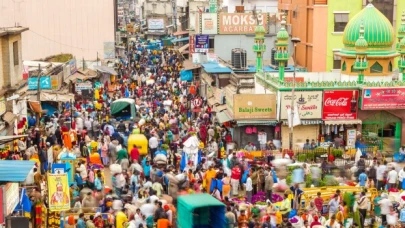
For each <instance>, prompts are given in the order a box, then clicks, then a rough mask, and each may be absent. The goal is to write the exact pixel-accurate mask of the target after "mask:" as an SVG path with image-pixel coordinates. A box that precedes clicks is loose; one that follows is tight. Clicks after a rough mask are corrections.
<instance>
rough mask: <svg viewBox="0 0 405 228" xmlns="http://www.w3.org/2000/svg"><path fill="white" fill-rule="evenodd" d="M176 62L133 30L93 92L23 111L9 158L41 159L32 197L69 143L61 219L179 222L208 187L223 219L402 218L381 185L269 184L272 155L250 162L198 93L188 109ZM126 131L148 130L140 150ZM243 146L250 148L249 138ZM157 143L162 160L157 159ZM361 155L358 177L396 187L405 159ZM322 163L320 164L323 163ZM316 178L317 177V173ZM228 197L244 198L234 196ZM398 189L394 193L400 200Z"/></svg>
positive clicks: (330, 221) (161, 227)
mask: <svg viewBox="0 0 405 228" xmlns="http://www.w3.org/2000/svg"><path fill="white" fill-rule="evenodd" d="M146 44H147V43H146ZM182 62H183V59H182V57H180V56H179V55H177V53H176V52H175V51H173V50H169V49H167V48H163V49H162V50H154V49H148V48H145V44H144V43H142V42H141V41H140V38H139V37H137V39H136V40H133V41H130V43H129V44H128V50H127V51H126V56H121V57H120V58H119V62H118V63H116V69H117V72H118V75H117V76H116V78H115V79H114V80H112V81H110V82H106V83H105V84H104V85H101V86H100V87H97V88H95V90H94V100H93V101H88V100H81V101H79V100H78V101H75V102H74V103H73V104H65V105H64V107H63V108H64V111H63V112H61V113H54V114H53V115H51V116H45V117H43V118H41V119H37V118H36V117H35V116H34V115H30V116H29V117H28V119H27V122H28V123H27V124H28V127H29V134H28V140H26V143H27V144H26V149H24V150H21V151H24V153H21V152H20V151H18V150H17V151H15V152H14V153H11V154H10V155H9V157H8V159H13V160H20V159H25V160H30V159H37V160H38V164H39V165H38V166H37V167H36V168H34V169H33V171H32V172H31V173H30V174H29V176H28V177H27V180H26V184H27V185H34V186H35V188H34V191H33V193H32V194H31V199H32V200H33V201H38V200H41V201H44V202H45V204H47V203H48V202H47V201H48V199H47V184H46V178H45V177H46V173H47V172H48V171H49V170H50V166H51V164H53V163H56V162H57V161H58V160H59V159H60V156H61V154H63V153H65V152H67V151H69V152H71V153H74V154H75V155H77V157H78V158H82V159H81V160H80V161H79V162H78V163H77V164H76V166H75V167H74V169H75V177H74V180H75V183H74V184H71V185H70V199H71V207H72V211H73V212H75V213H78V214H79V216H78V218H75V217H74V216H73V215H72V216H69V218H67V219H66V221H65V222H66V224H65V227H78V228H84V227H87V228H91V227H98V228H101V227H116V228H121V227H129V228H139V227H157V228H165V227H177V226H176V219H177V213H176V211H177V209H176V202H177V197H178V195H183V194H193V193H208V194H210V195H212V196H213V197H215V198H216V199H218V200H219V201H222V202H223V203H224V204H225V206H226V207H225V208H226V209H225V212H224V213H225V218H226V227H263V228H265V227H272V228H274V227H305V228H307V227H310V228H317V227H330V228H339V227H348V226H350V227H365V226H364V224H365V223H366V220H368V219H371V220H372V222H369V224H374V222H375V221H378V220H379V219H378V218H381V220H382V221H381V224H383V225H389V226H391V227H394V226H395V225H397V224H398V223H399V222H398V221H399V220H398V219H399V216H400V214H399V211H398V208H397V207H396V205H395V204H393V201H392V200H391V199H389V197H388V194H386V193H383V194H381V193H380V194H379V195H378V196H377V197H375V198H374V199H373V201H371V199H370V197H369V194H368V192H367V190H366V189H364V191H361V192H358V194H356V193H351V194H348V195H347V196H346V195H345V196H346V198H347V199H345V197H344V196H343V193H340V191H337V192H336V194H334V195H333V196H332V197H331V199H330V200H328V201H327V202H328V203H327V204H326V205H325V204H324V200H325V197H324V196H323V195H322V193H321V192H319V193H318V195H317V197H315V198H314V199H312V200H311V202H310V203H309V204H308V206H305V207H304V206H302V204H301V200H302V198H303V194H304V193H305V192H304V190H302V189H301V188H300V186H299V185H298V184H293V185H291V186H288V188H287V189H281V188H280V186H281V185H280V184H279V185H278V187H277V188H276V184H278V183H277V182H278V181H279V180H278V178H277V172H278V171H277V169H276V168H275V167H274V166H275V165H273V166H272V165H271V164H272V163H271V162H272V160H273V159H274V157H273V156H272V155H271V154H270V155H269V158H268V159H267V160H266V162H265V163H263V164H254V163H251V162H249V161H248V159H246V158H245V157H244V156H243V155H240V154H239V153H237V152H236V151H233V150H232V149H229V148H227V144H228V143H231V142H232V141H233V140H232V134H231V132H230V131H229V130H228V129H227V128H226V127H225V126H223V125H220V124H218V123H217V122H216V121H215V116H213V113H212V107H210V106H209V105H208V104H207V100H206V99H205V98H204V97H201V99H202V101H203V103H202V107H201V112H198V113H195V112H192V108H193V107H192V105H191V104H190V101H191V100H192V99H194V98H197V97H199V95H198V86H197V85H196V84H194V83H193V82H186V81H181V80H180V70H181V69H182ZM120 98H131V99H134V101H135V102H136V111H137V116H139V117H140V120H139V121H138V120H135V119H134V118H129V119H128V120H120V121H116V120H115V119H114V118H113V117H112V116H111V115H110V114H109V111H110V105H111V103H112V102H114V101H115V100H117V99H120ZM65 112H74V113H75V114H74V115H65ZM71 116H74V117H73V118H72V119H71ZM66 122H69V123H70V128H69V127H67V126H66ZM133 133H140V134H143V135H145V136H146V138H147V140H148V153H147V154H146V155H142V154H141V152H140V151H139V148H138V146H137V145H129V142H128V138H129V136H130V135H131V134H133ZM190 137H197V138H198V140H199V142H200V145H199V152H198V155H197V156H198V159H195V158H194V157H193V156H190V157H189V156H186V158H184V156H185V154H184V153H183V154H182V152H181V151H182V148H183V143H184V142H186V141H187V140H188V139H189V138H190ZM266 141H267V140H266ZM20 146H21V145H20ZM130 146H131V147H132V149H131V150H130V151H128V148H129V147H130ZM21 147H22V146H21ZM304 147H305V148H306V149H310V148H315V142H311V143H310V142H309V140H307V142H306V144H305V146H304ZM259 148H261V149H263V150H266V149H269V150H274V149H276V148H275V146H274V145H273V143H272V142H271V140H270V141H268V143H266V142H263V143H260V145H259ZM245 150H247V151H255V150H257V148H256V146H255V144H254V143H253V142H250V143H249V144H248V145H247V146H246V147H245ZM162 151H164V155H165V158H166V159H163V160H164V163H161V162H159V161H160V160H159V159H160V156H158V154H159V153H162ZM182 156H183V157H182ZM286 157H287V155H286ZM363 163H364V159H363V158H362V159H360V161H359V162H358V163H357V164H356V167H357V168H358V169H357V170H356V171H355V173H356V175H357V176H356V177H358V182H359V186H361V187H368V188H372V187H374V186H375V187H376V188H377V189H379V190H381V189H385V186H386V185H387V190H388V189H394V188H397V187H399V188H403V187H402V183H403V178H404V177H405V168H404V169H401V170H400V171H399V173H397V171H396V170H395V169H396V168H395V167H391V168H389V170H388V168H387V165H386V164H381V162H380V161H376V160H375V161H374V162H373V163H372V164H371V165H370V166H369V167H366V165H365V164H363ZM283 168H284V167H283ZM320 168H321V172H323V174H324V173H325V172H324V170H326V169H327V168H326V166H325V167H324V166H323V165H320ZM279 170H282V169H279ZM106 172H108V173H106ZM310 172H311V171H310V169H309V165H308V169H307V168H306V166H304V171H303V172H302V174H300V175H303V177H302V178H301V179H303V178H304V177H305V176H306V175H309V174H310ZM280 175H281V174H280ZM110 176H111V177H110ZM107 177H108V178H107ZM313 178H314V184H315V186H317V181H316V180H315V174H313ZM398 182H399V185H397V183H398ZM284 190H286V191H284ZM276 192H277V193H278V194H281V198H282V200H278V201H277V202H275V201H274V199H273V195H274V194H275V193H276ZM261 193H263V194H264V201H265V202H266V203H265V205H263V207H261V208H259V207H258V206H257V205H255V204H254V202H253V201H254V199H253V198H254V197H255V196H257V195H258V194H261ZM234 198H245V200H244V202H243V203H237V201H234V200H233V199H234ZM404 199H405V195H403V194H401V195H400V200H401V201H400V202H401V205H402V206H403V205H404V202H405V201H404ZM394 202H395V201H394ZM276 203H278V204H276ZM325 206H326V209H325ZM354 207H355V208H354ZM357 209H358V210H357ZM96 211H97V212H96ZM86 213H92V215H90V216H88V215H87V214H86ZM394 215H395V216H396V217H395V218H392V217H393V216H394ZM356 217H358V219H357V218H356ZM297 219H298V220H299V222H300V223H297V221H298V220H297ZM350 220H351V221H350ZM392 221H394V223H393V222H392ZM214 222H215V221H214ZM34 223H35V222H34ZM297 224H299V225H297Z"/></svg>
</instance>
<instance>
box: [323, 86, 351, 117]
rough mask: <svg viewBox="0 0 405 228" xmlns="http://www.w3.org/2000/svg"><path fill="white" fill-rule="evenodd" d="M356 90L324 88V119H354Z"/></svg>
mask: <svg viewBox="0 0 405 228" xmlns="http://www.w3.org/2000/svg"><path fill="white" fill-rule="evenodd" d="M358 96H359V92H358V91H357V90H325V91H324V93H323V111H322V119H324V120H354V119H357V104H358Z"/></svg>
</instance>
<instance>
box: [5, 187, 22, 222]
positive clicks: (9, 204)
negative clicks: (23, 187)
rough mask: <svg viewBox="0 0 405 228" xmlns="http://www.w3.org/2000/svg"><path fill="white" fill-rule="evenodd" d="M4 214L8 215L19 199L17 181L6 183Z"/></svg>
mask: <svg viewBox="0 0 405 228" xmlns="http://www.w3.org/2000/svg"><path fill="white" fill-rule="evenodd" d="M5 189H6V214H5V216H8V215H10V214H11V213H12V212H13V211H14V209H15V208H16V207H17V205H18V202H19V201H20V191H19V189H18V183H7V184H6V188H5Z"/></svg>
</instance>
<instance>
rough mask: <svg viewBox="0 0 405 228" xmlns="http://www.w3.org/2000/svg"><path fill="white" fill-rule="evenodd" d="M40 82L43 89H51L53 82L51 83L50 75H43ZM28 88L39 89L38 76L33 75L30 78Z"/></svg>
mask: <svg viewBox="0 0 405 228" xmlns="http://www.w3.org/2000/svg"><path fill="white" fill-rule="evenodd" d="M39 84H40V86H41V87H40V88H41V89H51V88H52V84H51V77H50V76H42V77H41V78H40V79H39ZM28 89H29V90H35V89H38V78H37V77H32V78H28Z"/></svg>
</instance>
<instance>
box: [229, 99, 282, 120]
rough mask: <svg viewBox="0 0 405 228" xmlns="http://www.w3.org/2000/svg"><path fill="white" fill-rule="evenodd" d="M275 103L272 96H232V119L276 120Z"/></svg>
mask: <svg viewBox="0 0 405 228" xmlns="http://www.w3.org/2000/svg"><path fill="white" fill-rule="evenodd" d="M276 103H277V101H276V95H274V94H234V95H233V116H234V119H235V120H242V119H262V120H263V119H264V120H267V119H276V116H277V112H276Z"/></svg>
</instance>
